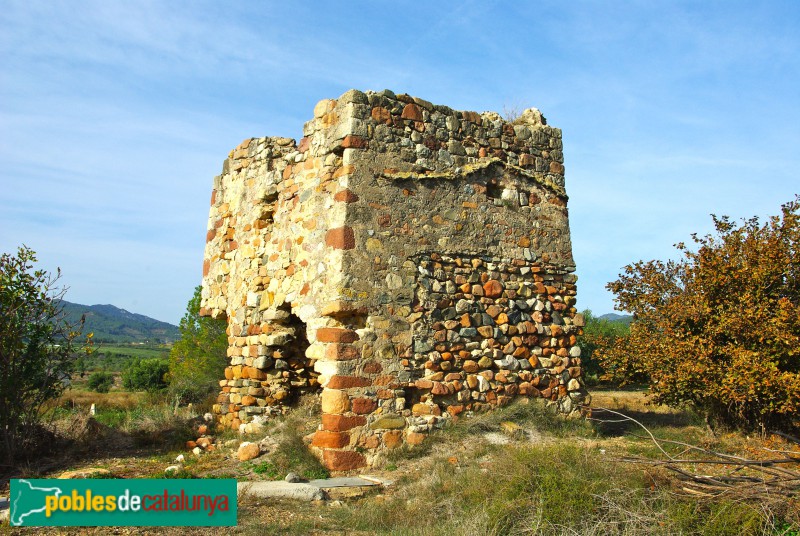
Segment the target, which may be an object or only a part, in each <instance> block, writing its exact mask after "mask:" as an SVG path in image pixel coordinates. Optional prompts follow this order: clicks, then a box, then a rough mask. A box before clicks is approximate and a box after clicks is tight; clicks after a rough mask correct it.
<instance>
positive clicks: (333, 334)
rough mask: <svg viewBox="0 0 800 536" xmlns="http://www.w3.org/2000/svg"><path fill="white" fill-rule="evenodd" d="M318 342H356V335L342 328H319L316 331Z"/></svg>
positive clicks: (350, 330)
mask: <svg viewBox="0 0 800 536" xmlns="http://www.w3.org/2000/svg"><path fill="white" fill-rule="evenodd" d="M317 340H318V341H319V342H337V343H339V342H343V343H350V342H355V341H357V340H358V333H356V332H355V331H353V330H352V329H344V328H319V329H318V330H317Z"/></svg>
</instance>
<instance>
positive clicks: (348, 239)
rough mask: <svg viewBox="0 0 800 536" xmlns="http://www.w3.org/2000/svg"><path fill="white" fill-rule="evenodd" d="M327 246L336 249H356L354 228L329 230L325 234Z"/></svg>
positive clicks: (346, 227) (345, 227)
mask: <svg viewBox="0 0 800 536" xmlns="http://www.w3.org/2000/svg"><path fill="white" fill-rule="evenodd" d="M325 245H326V246H328V247H331V248H334V249H353V248H354V247H356V237H355V234H354V233H353V229H352V227H348V226H344V227H337V228H336V229H329V230H328V232H327V233H326V234H325Z"/></svg>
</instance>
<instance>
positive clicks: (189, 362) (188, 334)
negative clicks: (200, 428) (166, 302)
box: [169, 286, 228, 403]
mask: <svg viewBox="0 0 800 536" xmlns="http://www.w3.org/2000/svg"><path fill="white" fill-rule="evenodd" d="M201 289H202V287H199V286H198V287H197V288H195V291H194V295H193V296H192V298H191V299H190V300H189V303H188V305H187V307H186V314H185V315H184V316H183V318H182V319H181V322H180V325H179V326H178V329H179V330H180V333H181V338H180V340H179V341H177V342H176V343H175V344H174V345H173V347H172V350H171V351H170V354H169V391H170V394H171V395H172V396H173V397H175V398H177V399H178V400H180V401H181V402H184V403H186V402H200V401H202V400H203V399H204V398H206V397H208V396H209V395H211V394H213V393H215V392H216V391H217V389H218V386H219V383H218V381H219V379H220V378H221V377H222V373H223V370H224V369H225V366H226V365H227V364H228V358H227V349H228V336H227V335H226V334H225V328H226V325H227V322H226V321H225V320H221V319H217V318H210V317H202V316H200V299H201V295H200V293H201Z"/></svg>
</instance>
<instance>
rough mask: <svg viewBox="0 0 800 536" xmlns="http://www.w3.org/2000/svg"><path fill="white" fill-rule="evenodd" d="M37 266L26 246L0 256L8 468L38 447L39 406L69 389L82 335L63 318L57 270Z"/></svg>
mask: <svg viewBox="0 0 800 536" xmlns="http://www.w3.org/2000/svg"><path fill="white" fill-rule="evenodd" d="M35 262H36V254H35V252H34V251H33V250H31V249H30V248H28V247H26V246H22V247H20V248H19V249H18V250H17V253H16V255H12V254H9V253H4V254H2V256H0V456H2V457H4V458H5V459H7V460H9V462H12V461H13V460H14V459H15V458H16V457H17V456H18V455H20V454H23V453H30V452H33V451H35V448H36V447H37V446H38V445H37V444H36V439H37V431H38V430H40V424H41V423H42V418H43V411H42V410H43V405H44V404H45V403H46V402H48V401H49V400H52V399H54V398H57V397H58V396H59V395H61V393H62V392H63V391H64V389H65V388H66V387H67V386H68V385H69V379H70V374H71V373H72V371H73V368H74V365H75V361H76V359H77V351H78V350H79V345H78V344H76V339H77V338H78V337H80V335H81V330H82V323H79V324H77V325H73V324H70V323H69V322H67V321H66V320H65V318H64V313H63V310H62V304H61V298H62V297H63V296H64V294H65V293H66V289H65V288H57V287H56V283H57V281H58V279H59V277H60V276H61V272H60V270H59V271H58V272H57V273H56V275H51V274H49V273H48V272H46V271H44V270H34V266H33V264H34V263H35ZM90 338H91V335H90V336H89V339H90ZM87 342H89V341H87Z"/></svg>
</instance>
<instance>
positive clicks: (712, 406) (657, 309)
mask: <svg viewBox="0 0 800 536" xmlns="http://www.w3.org/2000/svg"><path fill="white" fill-rule="evenodd" d="M799 212H800V196H798V197H797V198H796V199H795V200H794V201H793V202H790V203H787V204H785V205H783V207H782V210H781V214H780V215H778V216H773V217H770V218H769V220H768V221H767V222H766V223H764V224H761V223H760V222H759V220H758V218H751V219H748V220H744V221H742V223H741V224H737V223H734V222H732V221H730V219H729V218H727V217H724V216H723V217H721V218H717V217H716V216H713V220H714V226H715V228H716V235H715V236H712V235H706V236H703V237H699V236H697V235H692V239H693V241H694V243H695V245H696V246H697V250H696V251H692V250H690V249H689V248H687V247H686V246H685V245H684V244H678V245H677V248H678V250H679V251H680V252H681V253H682V255H683V258H682V259H680V260H679V261H668V262H661V261H655V260H653V261H649V262H642V261H640V262H637V263H635V264H633V265H629V266H627V267H625V273H624V274H620V277H619V279H618V280H616V281H614V282H612V283H609V284H608V288H609V289H610V290H611V291H612V292H614V294H615V295H616V301H617V309H619V310H623V311H629V312H631V313H633V315H634V321H633V323H632V324H631V334H630V336H629V337H626V338H624V339H620V340H619V343H618V344H615V345H613V346H611V347H609V348H607V349H604V350H603V351H602V353H603V356H602V363H603V366H604V368H605V369H606V371H607V372H609V373H610V374H612V375H613V376H614V377H616V378H617V379H619V380H623V381H625V380H627V381H631V380H636V379H640V378H644V379H646V380H647V381H649V383H650V389H651V392H652V394H653V396H654V401H655V402H659V403H664V404H668V405H671V406H682V405H690V406H693V407H695V408H697V409H699V410H701V411H702V412H704V413H705V414H706V416H707V417H708V418H709V422H710V423H712V424H713V423H715V422H716V423H724V424H728V425H731V426H735V427H739V428H760V429H761V430H762V431H763V430H765V429H767V428H768V427H787V428H788V427H792V426H793V425H797V424H800V423H799V422H798V414H799V413H800V214H799Z"/></svg>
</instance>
